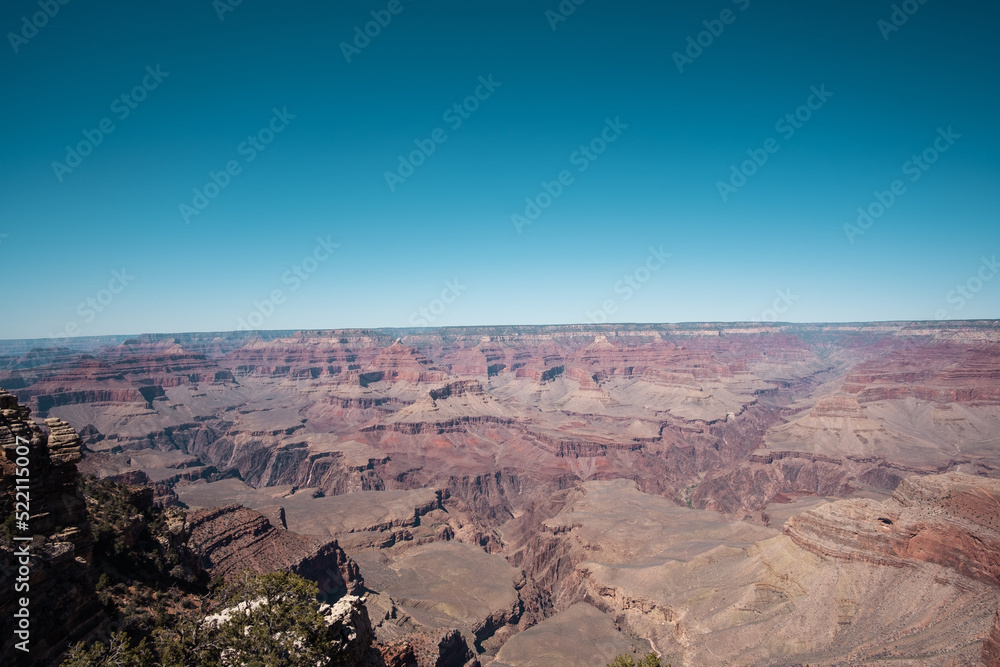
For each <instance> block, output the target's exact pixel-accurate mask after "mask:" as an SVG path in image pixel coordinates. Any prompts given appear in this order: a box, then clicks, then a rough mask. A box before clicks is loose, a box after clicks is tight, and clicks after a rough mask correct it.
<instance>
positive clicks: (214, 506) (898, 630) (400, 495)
mask: <svg viewBox="0 0 1000 667" xmlns="http://www.w3.org/2000/svg"><path fill="white" fill-rule="evenodd" d="M0 387H3V388H4V389H5V390H6V392H9V393H4V394H0V408H3V414H4V415H5V417H4V419H5V421H4V422H2V423H0V444H2V445H3V447H4V448H5V451H6V448H8V446H9V444H10V443H11V442H13V437H14V435H17V434H21V433H30V434H31V437H32V438H33V442H35V443H36V446H37V447H39V448H42V449H44V448H46V447H47V449H44V451H46V452H48V454H47V456H48V459H47V460H51V462H52V463H51V468H52V470H53V471H55V472H57V471H58V470H59V466H60V465H63V466H65V465H69V463H71V464H72V465H73V466H75V468H74V474H75V470H76V468H78V469H79V472H80V474H83V475H94V476H96V477H97V478H106V479H110V480H115V481H119V482H122V483H127V484H130V485H136V486H141V487H142V488H144V489H146V491H145V493H147V494H149V498H150V502H154V503H156V504H157V505H158V506H162V507H167V508H176V509H177V511H182V512H183V513H184V518H183V519H178V525H177V528H176V532H177V535H178V538H177V539H178V540H179V541H180V542H183V545H184V548H185V549H187V550H188V551H189V552H190V553H191V554H192V558H196V559H197V561H198V563H199V567H200V568H203V569H204V570H205V571H206V572H208V573H210V574H212V575H213V576H215V575H217V576H220V577H223V578H225V577H229V576H232V575H233V574H234V573H236V572H238V571H239V570H240V569H243V568H251V569H254V570H256V571H260V572H266V571H270V570H274V569H285V570H289V571H292V572H296V573H298V574H302V575H303V576H305V577H307V578H309V579H312V580H313V581H317V582H318V584H319V586H320V591H321V595H322V597H323V599H324V601H325V602H328V603H330V604H333V605H336V604H337V603H338V601H339V600H342V599H344V600H348V599H349V600H357V601H358V602H357V603H356V604H361V603H362V602H363V605H364V607H363V608H364V609H365V614H366V618H368V619H370V623H371V633H372V637H373V640H374V642H375V644H376V646H377V647H378V650H379V652H380V655H381V658H380V659H381V660H383V661H384V662H385V664H389V665H399V666H401V665H421V666H423V665H474V664H480V665H483V666H486V665H495V666H496V667H519V666H524V665H597V666H603V665H605V664H607V663H608V662H610V661H611V660H612V659H614V657H615V656H616V655H619V654H632V655H642V654H645V653H648V652H649V651H655V652H656V653H658V654H659V655H660V656H661V658H662V659H663V660H664V662H665V663H666V662H670V663H671V664H674V665H710V664H732V665H742V664H747V665H749V664H775V665H799V664H806V663H808V664H811V665H834V664H846V663H858V664H886V665H887V664H890V663H891V664H894V665H899V664H912V665H917V664H935V665H939V664H951V665H968V664H985V665H998V664H1000V649H998V646H1000V322H997V321H974V322H934V323H928V322H886V323H854V324H796V325H792V324H758V323H735V324H718V323H704V324H674V325H567V326H551V327H527V326H510V327H467V328H447V329H399V330H388V329H372V330H338V331H297V332H252V333H248V332H236V333H199V334H176V335H143V336H136V337H124V336H121V337H102V338H99V339H73V340H72V341H69V342H67V343H66V344H64V345H63V346H62V347H59V346H48V345H43V344H41V343H40V342H38V341H0ZM29 409H30V412H27V410H29ZM29 415H30V416H29ZM24 437H26V436H24ZM46 443H47V444H46ZM67 446H68V449H67ZM42 449H40V450H39V451H42ZM64 450H65V453H63V452H64ZM66 462H69V463H66ZM46 465H50V464H46ZM55 472H53V473H52V474H53V475H55ZM4 473H5V480H6V479H7V478H8V475H9V471H8V470H6V468H5V470H4ZM47 479H48V480H49V481H47V482H46V483H45V484H46V485H47V486H46V488H48V491H46V493H56V492H57V490H58V493H59V497H60V499H61V500H60V501H59V502H60V503H61V505H62V507H64V510H65V516H64V517H60V518H59V519H58V521H56V520H55V519H53V521H56V523H53V525H52V526H50V527H48V528H47V529H46V530H47V532H46V535H47V536H48V537H47V538H46V539H47V542H46V543H52V544H58V545H70V546H60V547H58V548H57V547H51V548H50V550H51V551H52V552H53V554H54V555H53V558H56V557H57V556H58V554H61V553H64V552H65V554H68V555H65V556H58V557H61V558H63V560H64V561H66V562H68V561H73V562H76V563H77V565H76V566H73V567H77V566H80V567H82V566H83V564H82V563H80V562H78V561H74V557H75V556H79V560H80V561H84V562H85V561H87V559H88V556H87V550H88V549H89V548H90V547H89V543H88V541H87V540H88V539H89V538H88V537H87V533H86V531H85V530H82V529H78V530H77V531H76V532H73V528H72V527H73V526H78V527H79V526H80V525H81V524H82V521H83V519H82V518H81V515H80V511H81V507H82V505H80V506H77V504H76V502H74V501H73V500H72V498H74V497H75V495H74V494H75V492H74V491H73V490H72V488H71V487H72V485H73V483H72V481H71V480H70V478H69V477H65V476H64V477H63V478H60V477H59V476H58V475H55V476H50V477H49V478H47ZM7 483H8V482H6V481H5V484H7ZM39 484H41V482H39ZM5 488H6V487H5ZM39 493H42V491H39ZM66 499H70V500H66ZM81 502H82V501H81ZM178 516H180V515H178ZM56 527H58V528H59V529H60V531H61V532H58V531H55V528H56ZM49 529H51V530H49ZM46 553H47V552H46ZM66 559H68V561H67V560H66ZM60 562H62V561H60ZM53 567H55V566H53ZM70 569H72V568H70ZM39 572H40V574H38V575H37V576H38V577H39V581H43V580H48V579H46V577H44V576H43V574H42V570H39ZM33 576H34V575H33ZM52 576H53V577H57V576H62V575H52ZM65 576H67V577H69V576H71V572H70V570H66V575H65ZM79 576H80V577H83V575H82V574H79ZM52 580H53V581H55V579H52ZM40 585H42V584H40ZM81 591H83V589H82V588H81ZM80 600H81V607H82V608H83V609H86V608H87V604H92V601H88V600H89V598H87V596H86V595H85V594H84V592H80ZM351 609H353V608H351ZM348 611H350V610H348ZM355 611H356V610H355ZM351 613H354V612H351ZM359 613H360V612H359ZM5 618H7V617H6V616H5ZM366 622H367V621H366ZM60 623H63V627H64V628H69V629H68V630H66V631H65V634H71V635H74V636H85V635H87V634H88V633H91V634H92V633H93V632H94V631H95V630H96V629H95V628H94V627H90V626H88V624H87V621H86V616H84V617H80V618H77V617H73V618H66V619H64V621H60ZM53 632H55V631H53ZM55 637H56V635H55V634H53V639H51V640H46V641H51V643H52V646H53V647H55V646H57V644H58V641H57V640H56V639H55ZM55 650H56V649H55V648H52V651H53V652H54V651H55Z"/></svg>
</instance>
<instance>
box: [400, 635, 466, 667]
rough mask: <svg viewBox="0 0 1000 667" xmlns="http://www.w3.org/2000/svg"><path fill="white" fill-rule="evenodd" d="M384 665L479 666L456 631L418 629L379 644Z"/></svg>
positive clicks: (401, 666)
mask: <svg viewBox="0 0 1000 667" xmlns="http://www.w3.org/2000/svg"><path fill="white" fill-rule="evenodd" d="M382 657H383V659H384V660H385V664H386V667H479V664H480V663H479V660H478V659H477V658H476V653H475V651H473V650H472V649H471V648H469V645H468V643H467V642H466V641H465V637H463V636H462V633H461V632H459V631H458V630H438V631H436V632H417V633H412V634H409V635H407V636H406V637H404V638H402V639H401V640H399V641H397V642H393V643H392V644H390V645H388V646H384V647H382Z"/></svg>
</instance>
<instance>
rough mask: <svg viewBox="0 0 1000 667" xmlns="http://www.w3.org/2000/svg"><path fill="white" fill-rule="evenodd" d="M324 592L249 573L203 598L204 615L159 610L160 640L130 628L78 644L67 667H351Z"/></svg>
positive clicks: (285, 576) (295, 580)
mask: <svg viewBox="0 0 1000 667" xmlns="http://www.w3.org/2000/svg"><path fill="white" fill-rule="evenodd" d="M317 593H318V588H317V586H316V584H314V583H312V582H311V581H308V580H307V579H304V578H302V577H300V576H298V575H295V574H290V573H288V572H272V573H270V574H264V575H257V574H255V573H253V572H250V571H246V572H243V573H242V574H241V575H239V576H237V577H236V578H234V579H233V580H232V581H231V582H230V583H228V584H226V585H224V586H222V587H221V588H219V589H217V590H216V592H215V594H214V595H213V596H212V597H207V596H206V598H204V599H201V600H200V602H201V604H200V605H198V607H197V608H198V611H197V612H196V613H188V614H184V613H179V614H174V615H171V614H168V613H167V611H166V608H165V607H163V606H159V607H157V608H156V610H157V614H156V617H155V619H153V620H154V621H155V627H154V629H153V631H152V632H151V633H150V635H151V637H152V642H150V641H148V640H147V639H145V638H143V639H140V640H138V641H136V640H135V639H134V638H132V635H134V634H136V628H135V627H128V628H126V629H125V630H123V631H120V632H117V633H115V634H114V635H113V636H112V637H111V639H110V641H108V642H107V643H102V642H95V643H93V644H91V645H89V646H87V645H85V644H84V643H83V642H80V643H78V644H76V645H75V646H74V647H73V648H72V649H70V651H69V652H68V653H67V655H66V659H65V660H64V662H63V663H62V667H101V666H104V665H116V666H122V667H133V666H135V667H138V666H140V665H161V666H162V667H217V666H218V665H245V666H248V667H279V666H280V667H300V666H301V667H306V666H308V667H316V666H317V665H336V664H344V661H343V660H338V656H337V650H338V648H337V645H336V642H335V638H334V637H333V635H332V633H331V632H330V629H329V627H328V626H327V625H326V622H325V620H324V618H323V617H322V615H320V613H319V602H318V600H317ZM126 615H127V614H126Z"/></svg>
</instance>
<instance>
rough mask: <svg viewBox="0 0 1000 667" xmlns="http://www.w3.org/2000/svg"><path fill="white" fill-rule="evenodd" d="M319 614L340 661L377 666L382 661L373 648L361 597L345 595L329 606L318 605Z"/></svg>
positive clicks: (372, 634) (368, 623)
mask: <svg viewBox="0 0 1000 667" xmlns="http://www.w3.org/2000/svg"><path fill="white" fill-rule="evenodd" d="M319 613H320V614H321V615H322V616H323V617H324V620H325V621H326V624H327V625H328V626H330V630H331V631H332V633H333V636H334V640H333V643H334V651H335V655H336V656H337V657H338V659H339V660H341V661H342V664H348V665H357V666H358V667H381V666H383V665H384V664H385V663H384V661H383V660H382V655H381V654H380V653H379V651H378V649H377V648H375V646H374V643H375V631H374V630H373V629H372V622H371V619H370V618H369V617H368V609H367V607H365V601H364V599H363V598H360V597H357V596H355V595H345V596H344V597H342V598H340V599H339V600H337V601H336V602H335V603H333V605H327V604H324V605H322V606H320V609H319Z"/></svg>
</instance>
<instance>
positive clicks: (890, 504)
mask: <svg viewBox="0 0 1000 667" xmlns="http://www.w3.org/2000/svg"><path fill="white" fill-rule="evenodd" d="M784 532H785V534H787V535H788V536H789V537H791V538H792V541H793V542H795V543H796V544H797V545H799V546H800V547H802V548H804V549H807V550H809V551H812V552H813V553H816V554H819V555H821V556H825V557H831V558H838V559H842V560H857V561H862V562H869V563H875V564H879V565H892V566H896V567H906V566H907V565H908V564H909V563H911V562H914V561H925V562H930V563H936V564H938V565H942V566H944V567H948V568H951V569H954V570H956V571H958V572H959V573H961V574H963V575H965V576H967V577H972V578H974V579H979V580H981V581H985V582H988V583H990V584H993V585H996V586H998V587H1000V480H992V479H985V478H979V477H972V476H969V475H963V474H961V473H947V474H944V475H935V476H928V477H916V476H915V477H910V478H908V479H906V480H904V481H903V482H902V483H901V484H900V485H899V488H897V489H896V492H895V493H894V494H893V496H892V498H891V499H890V500H887V501H886V502H878V501H875V500H868V499H854V500H841V501H838V502H835V503H829V504H826V505H823V506H821V507H818V508H816V509H813V510H809V511H807V512H803V513H802V514H799V515H797V516H793V517H792V518H791V519H789V520H788V522H787V523H786V524H785V527H784Z"/></svg>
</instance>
